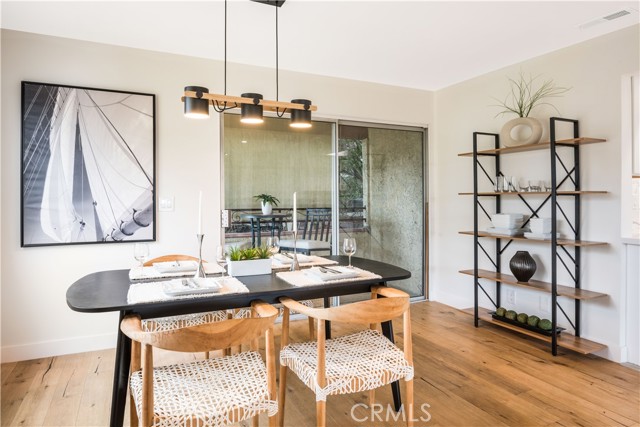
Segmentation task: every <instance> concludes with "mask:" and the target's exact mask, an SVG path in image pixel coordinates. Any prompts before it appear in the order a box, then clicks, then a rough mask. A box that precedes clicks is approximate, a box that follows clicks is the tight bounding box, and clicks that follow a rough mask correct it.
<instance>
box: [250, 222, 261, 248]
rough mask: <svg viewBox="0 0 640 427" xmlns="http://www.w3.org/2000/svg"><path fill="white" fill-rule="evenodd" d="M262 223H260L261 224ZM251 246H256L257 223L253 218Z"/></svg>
mask: <svg viewBox="0 0 640 427" xmlns="http://www.w3.org/2000/svg"><path fill="white" fill-rule="evenodd" d="M259 224H260V223H258V225H259ZM251 247H252V248H255V247H256V227H255V223H254V219H253V218H251Z"/></svg>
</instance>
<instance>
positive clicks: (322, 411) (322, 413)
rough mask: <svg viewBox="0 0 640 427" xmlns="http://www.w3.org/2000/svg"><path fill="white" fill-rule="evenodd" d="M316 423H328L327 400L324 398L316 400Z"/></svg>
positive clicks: (322, 426)
mask: <svg viewBox="0 0 640 427" xmlns="http://www.w3.org/2000/svg"><path fill="white" fill-rule="evenodd" d="M316 424H317V426H318V427H326V425H327V402H325V401H323V400H321V401H318V402H316Z"/></svg>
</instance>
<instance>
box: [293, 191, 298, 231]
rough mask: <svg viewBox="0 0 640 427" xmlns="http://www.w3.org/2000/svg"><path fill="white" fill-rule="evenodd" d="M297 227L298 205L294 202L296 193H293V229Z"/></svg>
mask: <svg viewBox="0 0 640 427" xmlns="http://www.w3.org/2000/svg"><path fill="white" fill-rule="evenodd" d="M297 229H298V206H297V203H296V193H293V231H296V230H297Z"/></svg>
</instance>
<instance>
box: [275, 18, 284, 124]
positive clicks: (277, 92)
mask: <svg viewBox="0 0 640 427" xmlns="http://www.w3.org/2000/svg"><path fill="white" fill-rule="evenodd" d="M275 9H276V102H278V101H280V93H279V92H280V88H279V81H280V79H279V75H278V73H279V71H278V70H279V69H280V67H279V66H278V8H277V7H276V8H275ZM286 111H287V109H286V108H285V109H284V110H282V113H281V112H280V108H276V115H277V116H278V117H282V116H284V113H285V112H286Z"/></svg>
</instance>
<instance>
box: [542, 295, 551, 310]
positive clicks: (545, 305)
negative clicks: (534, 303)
mask: <svg viewBox="0 0 640 427" xmlns="http://www.w3.org/2000/svg"><path fill="white" fill-rule="evenodd" d="M540 313H546V314H549V313H551V297H549V296H548V295H541V296H540Z"/></svg>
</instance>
